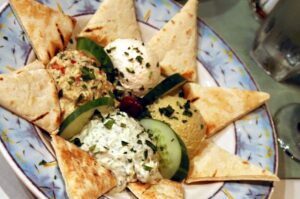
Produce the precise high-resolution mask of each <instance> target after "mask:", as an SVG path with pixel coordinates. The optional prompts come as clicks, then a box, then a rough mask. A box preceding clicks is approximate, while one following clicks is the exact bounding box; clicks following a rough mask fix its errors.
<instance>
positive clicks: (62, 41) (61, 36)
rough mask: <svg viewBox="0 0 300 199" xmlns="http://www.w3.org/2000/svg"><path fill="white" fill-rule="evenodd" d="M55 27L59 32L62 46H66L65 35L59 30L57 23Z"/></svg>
mask: <svg viewBox="0 0 300 199" xmlns="http://www.w3.org/2000/svg"><path fill="white" fill-rule="evenodd" d="M55 26H56V30H57V32H58V34H59V38H60V41H61V43H62V45H64V44H65V42H66V41H65V38H64V35H63V34H62V32H61V30H60V29H59V26H58V24H57V23H56V24H55Z"/></svg>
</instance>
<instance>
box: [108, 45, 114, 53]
mask: <svg viewBox="0 0 300 199" xmlns="http://www.w3.org/2000/svg"><path fill="white" fill-rule="evenodd" d="M113 50H116V47H115V46H114V47H111V48H110V49H107V51H106V52H107V53H111V51H113Z"/></svg>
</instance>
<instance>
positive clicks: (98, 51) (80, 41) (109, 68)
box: [76, 37, 115, 82]
mask: <svg viewBox="0 0 300 199" xmlns="http://www.w3.org/2000/svg"><path fill="white" fill-rule="evenodd" d="M76 48H77V50H81V51H83V52H85V53H87V54H88V55H91V56H93V57H95V58H96V59H97V60H98V62H99V63H100V68H101V69H102V70H103V71H104V72H105V73H106V75H107V79H108V80H109V81H110V82H113V81H114V80H115V71H114V66H113V64H112V62H111V60H110V58H109V56H108V55H107V54H106V52H105V50H104V48H103V47H101V46H99V45H98V44H97V43H95V42H94V41H92V40H90V39H88V38H86V37H79V38H77V46H76Z"/></svg>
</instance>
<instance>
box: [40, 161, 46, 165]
mask: <svg viewBox="0 0 300 199" xmlns="http://www.w3.org/2000/svg"><path fill="white" fill-rule="evenodd" d="M45 164H47V162H46V161H45V160H42V161H40V163H39V166H44V165H45Z"/></svg>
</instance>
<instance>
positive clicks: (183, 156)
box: [140, 119, 189, 181]
mask: <svg viewBox="0 0 300 199" xmlns="http://www.w3.org/2000/svg"><path fill="white" fill-rule="evenodd" d="M140 123H141V125H142V126H143V127H144V128H145V129H146V130H149V133H151V134H152V135H153V139H154V140H155V141H156V144H157V149H158V153H159V155H160V165H159V171H160V173H161V175H162V176H163V177H164V178H167V179H172V180H176V181H182V180H183V179H184V178H185V177H186V176H187V173H188V169H189V158H188V155H187V150H186V147H185V145H184V143H183V141H182V140H181V139H180V137H179V136H178V135H177V134H176V133H175V132H174V131H173V130H172V129H171V127H170V126H169V125H168V124H166V123H164V122H162V121H159V120H154V119H142V120H141V121H140Z"/></svg>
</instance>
